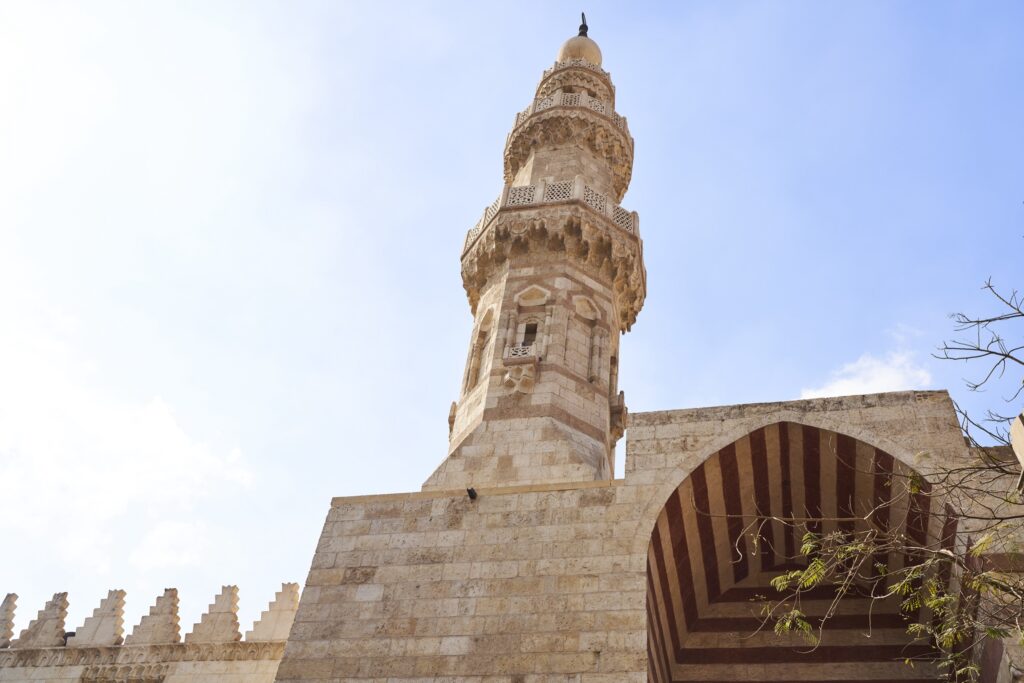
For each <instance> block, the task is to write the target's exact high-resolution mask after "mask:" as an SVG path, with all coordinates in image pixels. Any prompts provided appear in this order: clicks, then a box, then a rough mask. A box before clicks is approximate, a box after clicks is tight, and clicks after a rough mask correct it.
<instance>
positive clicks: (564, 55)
mask: <svg viewBox="0 0 1024 683" xmlns="http://www.w3.org/2000/svg"><path fill="white" fill-rule="evenodd" d="M570 59H585V60H587V61H588V62H590V63H591V64H593V65H595V66H601V48H599V47H598V46H597V43H595V42H594V41H593V40H591V39H590V38H588V37H587V15H585V14H584V15H583V23H582V24H580V34H579V35H578V36H573V37H572V38H570V39H569V40H567V41H565V43H564V44H563V45H562V48H561V49H560V50H559V51H558V61H559V62H567V61H569V60H570Z"/></svg>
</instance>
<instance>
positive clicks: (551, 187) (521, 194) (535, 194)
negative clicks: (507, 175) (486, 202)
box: [463, 176, 640, 252]
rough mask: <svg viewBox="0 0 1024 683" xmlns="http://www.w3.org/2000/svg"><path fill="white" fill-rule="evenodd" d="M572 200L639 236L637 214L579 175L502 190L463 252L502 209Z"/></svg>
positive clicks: (471, 234) (472, 233)
mask: <svg viewBox="0 0 1024 683" xmlns="http://www.w3.org/2000/svg"><path fill="white" fill-rule="evenodd" d="M573 200H575V201H580V202H583V203H584V204H586V205H587V206H589V207H590V208H591V209H593V210H594V211H596V212H597V213H600V214H604V215H605V216H607V217H608V219H609V220H611V221H612V222H613V223H615V225H617V226H618V227H619V228H621V229H622V230H625V231H626V232H628V233H629V234H631V235H639V234H640V218H639V217H638V216H637V215H636V212H635V211H629V210H628V209H624V208H623V207H621V206H618V205H617V204H615V203H614V202H612V201H611V199H610V198H608V197H607V196H605V195H603V194H601V193H600V192H598V191H597V190H595V189H594V188H592V187H590V186H589V185H587V184H586V183H585V182H584V181H583V178H582V177H581V176H576V178H574V179H573V180H563V181H560V182H557V183H545V182H543V181H541V182H539V183H537V184H536V185H517V186H514V187H506V188H505V189H504V191H502V193H501V196H499V197H498V198H497V199H495V200H494V203H493V204H491V205H490V206H488V207H487V208H486V209H484V214H483V215H482V216H481V217H480V220H478V221H477V222H476V225H474V226H473V227H472V229H470V231H469V233H468V234H467V235H466V243H465V245H464V247H463V252H465V251H466V250H467V249H469V247H470V246H472V244H473V242H475V241H476V238H477V237H478V236H479V235H480V233H482V232H483V231H484V230H485V229H486V228H487V226H488V225H490V223H491V221H492V220H494V217H495V216H496V215H498V211H500V210H501V209H502V208H505V207H521V206H535V205H540V204H552V203H554V202H566V201H573Z"/></svg>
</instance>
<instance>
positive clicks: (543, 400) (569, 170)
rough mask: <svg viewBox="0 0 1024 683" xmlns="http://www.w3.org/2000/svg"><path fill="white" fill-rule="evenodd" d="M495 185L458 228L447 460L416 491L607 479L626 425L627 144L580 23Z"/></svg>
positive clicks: (521, 121)
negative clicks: (475, 216) (460, 369)
mask: <svg viewBox="0 0 1024 683" xmlns="http://www.w3.org/2000/svg"><path fill="white" fill-rule="evenodd" d="M504 166H505V186H504V188H503V189H502V192H501V196H500V197H499V198H498V199H497V200H496V201H495V202H494V203H493V204H491V205H490V206H489V207H487V209H485V211H484V215H483V216H482V217H481V219H480V221H479V222H478V223H477V224H476V226H474V227H473V229H472V230H470V231H469V234H468V235H467V237H466V242H465V246H464V247H463V250H462V282H463V285H464V286H465V288H466V294H467V295H468V297H469V305H470V308H471V309H472V311H473V316H474V324H473V332H472V336H471V339H470V343H469V354H468V357H467V359H466V370H465V374H464V377H463V380H462V386H461V393H460V396H459V400H458V401H457V402H456V403H454V404H453V405H452V411H451V414H450V416H449V426H450V446H449V452H448V458H447V459H446V460H445V461H444V462H443V463H442V464H441V466H440V467H438V469H437V470H436V471H435V472H434V474H433V475H431V477H430V478H429V479H428V480H427V481H426V483H425V484H424V486H423V488H424V489H425V490H426V489H449V488H461V487H468V486H482V487H487V486H508V485H521V484H536V483H556V482H568V481H592V480H599V479H611V478H612V473H613V470H614V461H613V459H614V454H615V443H616V441H618V439H619V438H620V437H621V436H622V433H623V430H624V428H625V422H626V407H625V404H624V400H623V394H622V392H621V391H619V388H618V370H619V363H618V360H619V335H620V334H621V333H623V332H626V331H627V330H629V328H630V326H631V325H632V324H633V322H634V321H635V320H636V316H637V313H639V311H640V308H641V307H642V306H643V302H644V297H645V294H646V275H645V271H644V264H643V244H642V242H641V241H640V235H639V225H638V219H637V215H636V213H634V212H631V211H628V210H626V209H624V208H622V207H621V206H619V202H621V201H622V198H623V195H625V194H626V189H627V188H628V187H629V179H630V175H631V173H632V167H633V138H632V137H630V135H629V129H628V127H627V126H626V119H625V118H624V117H622V116H619V115H618V114H617V113H616V112H615V86H614V85H612V81H611V78H610V76H609V75H608V73H607V72H606V71H604V70H603V69H602V68H601V50H600V49H599V48H598V46H597V43H595V42H594V41H593V40H591V39H590V38H588V37H587V25H586V20H585V18H584V23H583V25H582V26H580V33H579V35H578V36H575V37H573V38H571V39H570V40H568V41H567V42H566V43H565V44H564V45H563V46H562V49H561V50H559V53H558V59H557V61H556V62H555V64H554V66H552V67H551V68H550V69H548V70H547V71H545V72H544V75H543V76H542V77H541V81H540V85H538V86H537V94H536V96H535V98H534V100H533V102H532V103H531V104H530V106H528V107H527V108H526V109H525V110H523V111H522V112H520V113H519V114H517V115H516V118H515V123H514V125H513V126H512V132H511V133H509V136H508V139H507V141H506V143H505V164H504Z"/></svg>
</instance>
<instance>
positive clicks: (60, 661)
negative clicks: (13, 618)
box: [0, 641, 284, 668]
mask: <svg viewBox="0 0 1024 683" xmlns="http://www.w3.org/2000/svg"><path fill="white" fill-rule="evenodd" d="M283 654H284V642H252V643H249V642H245V641H242V642H238V643H188V644H186V643H168V644H165V645H122V646H111V647H47V648H31V649H24V650H3V651H2V652H0V668H17V667H41V666H113V665H115V664H116V665H118V666H121V665H137V664H163V663H168V662H208V661H217V662H222V661H238V660H244V661H251V660H268V659H269V660H277V659H281V657H282V656H283Z"/></svg>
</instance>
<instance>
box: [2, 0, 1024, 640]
mask: <svg viewBox="0 0 1024 683" xmlns="http://www.w3.org/2000/svg"><path fill="white" fill-rule="evenodd" d="M585 9H586V11H587V13H588V17H589V19H590V25H591V37H593V38H594V39H595V40H597V41H598V43H599V44H600V45H601V48H602V50H603V52H604V56H605V68H607V69H608V70H609V71H610V72H611V73H612V76H613V79H614V81H615V83H616V86H617V89H618V92H617V109H618V111H619V113H621V114H623V115H625V116H627V117H628V119H629V125H630V130H631V132H632V133H633V135H634V136H635V138H636V162H635V166H634V173H633V183H632V188H631V189H630V191H629V193H628V194H627V195H626V199H625V200H624V202H623V204H624V205H625V206H626V207H627V208H629V209H633V210H636V211H638V212H639V214H640V218H641V234H642V236H643V239H644V243H645V256H646V264H647V272H648V299H647V304H646V307H645V309H644V310H643V312H642V313H641V315H640V317H639V321H638V323H637V325H636V326H635V327H634V330H633V332H631V333H630V334H629V335H627V336H626V338H625V340H624V342H623V351H622V356H621V358H622V361H621V367H622V373H621V380H620V385H621V387H622V388H623V389H625V391H626V398H627V403H628V405H629V407H630V410H631V411H633V412H638V411H646V410H660V409H671V408H684V407H694V406H703V405H715V404H728V403H741V402H748V401H775V400H789V399H795V398H799V397H801V396H803V395H815V394H829V393H858V392H861V391H872V390H889V389H899V388H949V389H950V390H951V391H952V392H953V394H954V396H955V397H956V398H958V399H959V400H961V401H963V402H964V403H965V404H967V405H969V406H970V407H972V408H974V409H976V410H977V409H981V408H983V407H985V406H987V405H998V401H999V397H1000V396H1001V395H1003V394H1005V393H1008V387H1009V384H1012V382H1010V383H1008V384H1004V386H1003V387H1000V388H997V389H996V390H993V391H991V392H989V393H987V394H985V395H983V396H970V395H968V394H967V392H966V391H965V390H964V389H963V385H962V381H961V378H962V377H964V376H965V375H969V374H971V372H970V369H969V368H964V367H962V366H958V365H955V364H952V363H943V362H939V361H936V360H934V359H932V358H931V357H930V354H931V353H932V352H933V351H934V349H935V348H936V346H937V345H939V344H940V343H941V341H942V340H943V339H946V338H949V337H950V336H951V334H952V330H951V324H950V321H949V320H948V317H947V316H948V314H949V313H951V312H953V311H959V310H964V311H971V312H975V311H976V312H985V311H989V310H991V306H990V301H989V300H988V299H987V298H986V296H985V295H984V294H983V293H982V292H981V290H980V286H981V285H982V283H983V282H984V281H985V279H986V278H988V277H992V278H993V280H994V281H995V282H996V283H997V284H998V285H1002V286H1004V287H1007V288H1010V287H1013V286H1017V287H1024V278H1022V274H1024V273H1022V270H1024V269H1022V268H1021V265H1020V264H1021V262H1022V252H1024V204H1022V201H1024V191H1022V181H1024V154H1022V150H1024V126H1022V125H1021V122H1022V121H1024V92H1022V90H1024V89H1022V88H1021V84H1022V83H1024V41H1021V40H1020V27H1021V26H1024V5H1022V4H1021V3H1018V2H1003V3H1000V2H985V3H968V2H962V3H950V2H934V3H918V2H857V3H844V4H841V3H819V2H787V3H782V2H776V3H761V2H745V3H723V2H685V3H682V2H680V3H672V4H669V3H661V4H652V3H648V4H643V3H630V4H629V5H628V6H627V5H624V4H623V3H611V2H593V3H589V4H588V6H587V7H586V8H585ZM578 11H579V8H578V7H577V6H576V5H570V4H565V3H550V2H546V3H541V2H521V3H517V4H516V5H515V6H514V7H513V6H509V5H506V4H499V3H469V2H465V3H452V4H446V5H433V6H430V5H427V4H425V3H409V4H402V3H359V4H354V3H340V2H324V3H314V2H300V3H254V2H244V3H243V2H234V3H229V2H182V3H162V4H159V3H144V4H139V3H127V2H126V3H93V4H89V5H84V4H81V3H68V4H62V3H52V2H7V3H4V4H3V5H0V92H2V93H3V102H4V104H3V106H0V487H2V488H3V491H4V493H3V495H2V496H0V535H2V537H3V538H4V548H5V553H4V561H3V562H0V593H2V592H8V591H13V592H17V593H18V594H19V595H20V596H21V598H20V600H19V611H18V619H17V625H18V628H22V627H24V626H25V625H26V624H27V622H28V620H29V619H30V618H32V617H34V615H35V612H36V611H37V610H38V609H40V608H41V607H42V604H43V602H44V601H45V599H46V597H47V596H48V595H49V594H52V593H53V592H54V591H58V590H67V591H69V592H70V596H69V599H70V601H71V615H70V618H69V620H68V629H69V630H71V629H74V628H75V627H76V626H77V625H79V624H80V623H81V621H82V619H84V617H85V616H87V615H88V614H89V613H91V610H92V609H93V608H94V607H95V606H96V605H97V604H98V603H99V600H100V598H101V597H102V596H104V595H105V594H106V593H105V592H106V590H107V589H109V588H115V587H116V588H124V589H126V590H128V609H127V613H126V622H127V628H128V630H130V629H131V626H132V625H133V624H134V623H136V622H137V621H138V617H139V615H141V614H142V613H144V612H145V611H146V610H147V609H148V607H149V605H150V604H152V602H153V600H154V599H155V597H156V595H157V594H158V593H159V592H160V591H161V590H162V589H163V587H165V586H177V587H179V589H180V590H181V594H182V616H181V622H182V628H183V632H184V631H186V630H188V629H189V628H190V626H191V624H192V623H194V622H195V621H197V620H198V618H199V615H200V613H201V611H202V609H203V608H204V607H205V605H206V604H207V603H209V602H211V601H212V598H213V596H214V594H215V593H216V592H217V591H218V590H219V588H220V586H221V585H222V584H227V583H235V584H238V585H239V586H240V589H241V609H242V622H243V624H242V628H243V630H244V629H246V628H248V627H249V624H250V623H251V620H252V619H253V618H254V617H255V616H256V615H257V614H258V612H259V610H260V609H262V608H263V607H264V606H265V604H266V602H267V601H268V600H269V599H270V598H271V597H272V595H273V591H274V590H275V588H276V587H277V585H278V584H279V583H280V582H282V581H300V582H301V581H303V580H304V578H305V574H306V572H307V570H308V566H309V561H310V558H311V556H312V552H313V548H314V545H315V542H316V538H317V536H318V534H319V530H320V526H321V524H322V522H323V517H324V515H325V513H326V511H327V508H328V505H329V502H330V498H331V497H332V496H336V495H356V494H363V493H376V492H392V491H408V490H416V489H418V488H419V486H420V484H421V483H422V481H423V480H424V479H425V478H426V477H427V475H428V474H429V473H430V472H431V471H432V470H433V468H434V467H435V466H436V464H437V463H438V462H440V460H441V459H442V458H443V457H444V454H445V449H446V440H447V414H448V406H449V404H450V403H451V401H452V400H453V399H454V398H456V394H457V391H458V386H459V379H460V378H461V375H462V370H463V368H462V363H463V361H464V359H465V352H466V344H467V343H468V339H469V331H470V323H471V321H470V315H469V309H468V306H467V303H466V299H465V295H464V293H463V291H462V286H461V282H460V278H459V267H458V254H459V249H460V246H461V244H462V240H463V238H464V235H465V231H466V230H467V229H469V228H470V227H471V226H472V225H473V223H474V222H475V221H476V220H477V218H478V217H479V214H480V212H481V211H482V209H483V207H484V206H485V205H487V204H488V203H490V202H491V201H492V200H493V199H494V197H495V196H497V194H498V192H499V190H500V187H501V153H502V145H503V142H504V139H505V135H506V133H507V132H508V128H509V126H510V125H511V122H512V120H513V117H514V115H515V112H516V111H519V110H520V109H522V108H523V107H524V106H526V104H528V103H529V101H530V99H531V98H532V95H533V90H534V88H535V86H536V83H537V80H538V78H539V76H540V74H541V72H542V70H543V69H545V68H547V67H548V66H550V65H551V63H552V62H553V60H554V56H555V53H556V52H557V49H558V46H559V45H560V44H561V42H562V41H563V40H565V39H566V38H568V37H569V36H570V35H573V34H574V33H575V30H576V26H577V24H578ZM1018 408H1019V406H1018ZM246 622H248V623H246Z"/></svg>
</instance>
